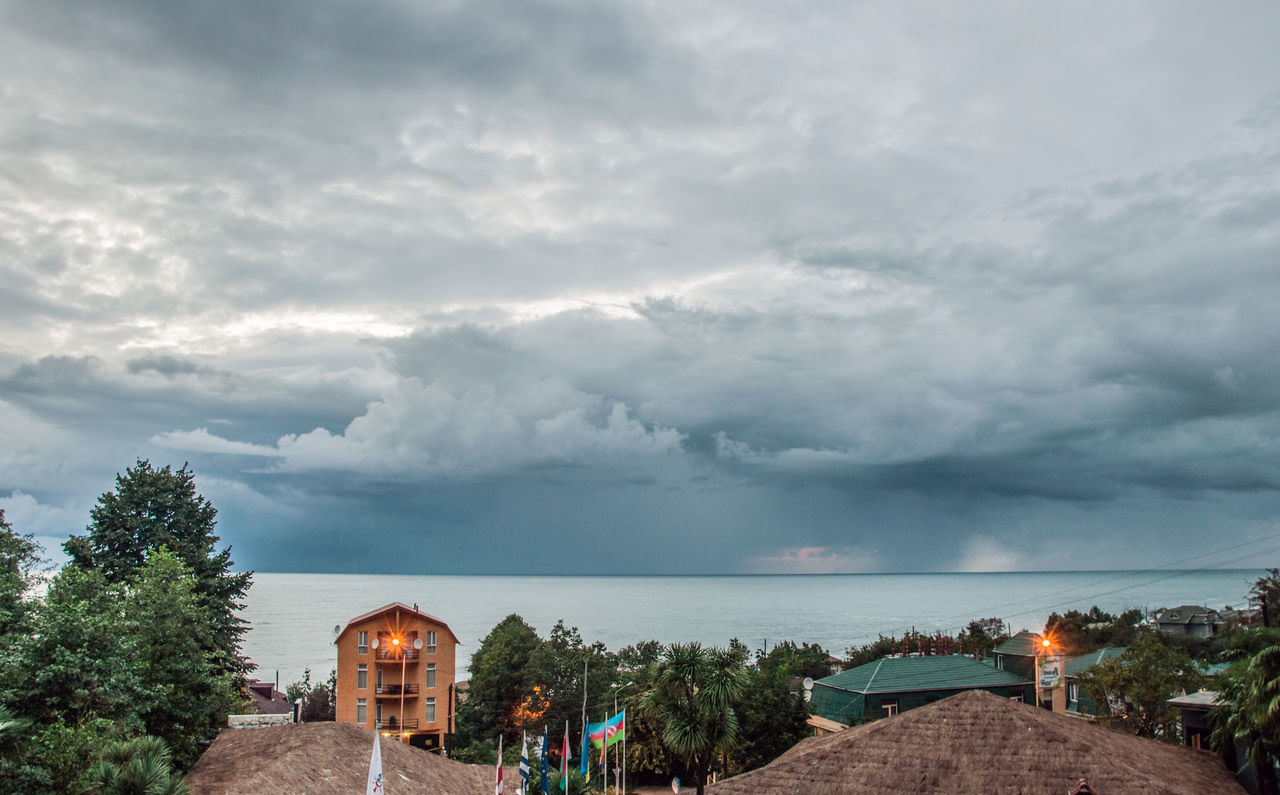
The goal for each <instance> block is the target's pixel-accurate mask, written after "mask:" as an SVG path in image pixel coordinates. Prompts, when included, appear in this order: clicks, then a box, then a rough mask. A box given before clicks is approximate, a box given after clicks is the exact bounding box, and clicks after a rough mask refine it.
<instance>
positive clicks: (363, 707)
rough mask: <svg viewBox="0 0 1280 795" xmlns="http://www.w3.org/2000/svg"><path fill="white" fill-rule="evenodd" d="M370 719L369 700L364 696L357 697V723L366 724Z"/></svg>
mask: <svg viewBox="0 0 1280 795" xmlns="http://www.w3.org/2000/svg"><path fill="white" fill-rule="evenodd" d="M368 720H369V702H368V701H367V700H366V699H363V698H357V699H356V723H359V724H360V725H362V726H363V725H364V724H365V723H366V722H367V721H368Z"/></svg>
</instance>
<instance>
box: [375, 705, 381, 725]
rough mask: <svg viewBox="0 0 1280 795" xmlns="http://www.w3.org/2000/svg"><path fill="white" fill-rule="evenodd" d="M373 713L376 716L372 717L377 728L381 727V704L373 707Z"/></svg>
mask: <svg viewBox="0 0 1280 795" xmlns="http://www.w3.org/2000/svg"><path fill="white" fill-rule="evenodd" d="M374 715H375V716H376V717H375V718H374V719H375V720H376V721H377V726H378V728H382V705H381V704H379V705H378V706H377V707H376V708H375V711H374Z"/></svg>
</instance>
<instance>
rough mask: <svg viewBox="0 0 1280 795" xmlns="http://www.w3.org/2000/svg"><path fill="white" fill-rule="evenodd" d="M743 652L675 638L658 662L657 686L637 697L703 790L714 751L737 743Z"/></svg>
mask: <svg viewBox="0 0 1280 795" xmlns="http://www.w3.org/2000/svg"><path fill="white" fill-rule="evenodd" d="M746 686H747V675H746V671H745V669H744V668H743V667H742V656H741V653H740V652H739V651H737V650H734V649H714V648H703V647H702V646H701V644H698V643H688V644H681V643H673V644H671V645H670V646H669V647H667V652H666V654H665V655H663V659H662V661H661V662H660V663H659V664H658V670H657V676H656V677H655V679H654V682H653V688H652V689H651V690H649V691H647V692H645V693H643V694H641V695H640V697H639V699H638V702H639V705H640V708H641V710H642V711H643V712H644V713H645V715H646V716H647V717H649V718H650V719H652V720H653V721H654V722H655V723H656V724H657V725H659V726H660V727H661V733H662V742H663V743H664V744H665V745H666V746H667V747H668V748H670V749H671V750H672V751H673V752H675V753H676V755H677V756H679V757H680V758H682V759H683V760H684V762H685V764H686V765H687V767H688V769H689V770H690V771H691V773H692V774H693V777H694V782H695V783H696V785H697V790H698V795H702V792H703V791H704V788H705V786H706V779H707V774H708V773H709V772H710V770H711V768H712V765H713V763H714V762H715V759H716V755H717V754H719V753H721V752H727V751H729V750H732V749H733V747H734V746H735V745H736V744H737V742H738V731H739V727H738V716H737V713H736V712H735V711H734V705H735V704H736V703H737V702H738V701H739V700H740V699H741V698H742V696H743V695H744V693H745V692H746Z"/></svg>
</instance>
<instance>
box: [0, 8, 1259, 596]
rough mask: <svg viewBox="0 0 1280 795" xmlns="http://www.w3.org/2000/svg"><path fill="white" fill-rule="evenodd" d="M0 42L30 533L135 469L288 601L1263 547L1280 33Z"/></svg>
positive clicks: (1, 284)
mask: <svg viewBox="0 0 1280 795" xmlns="http://www.w3.org/2000/svg"><path fill="white" fill-rule="evenodd" d="M0 22H2V23H3V24H0V96H2V98H3V101H2V102H0V302H3V306H4V307H5V312H4V313H2V314H0V332H2V333H0V434H3V438H4V439H5V443H4V445H0V507H3V508H4V509H5V511H6V515H7V516H8V518H9V519H10V520H11V521H13V522H14V523H15V525H16V526H17V527H18V528H19V529H21V530H24V531H27V532H34V533H37V534H38V535H40V536H41V538H42V539H52V540H51V541H49V542H48V543H49V544H50V545H52V544H53V543H54V542H55V541H56V539H58V538H63V537H65V536H66V534H68V533H71V532H78V531H79V530H81V528H82V526H83V523H84V522H86V521H87V518H88V509H89V507H90V506H91V505H92V504H93V502H94V500H95V499H96V497H97V495H98V494H99V493H101V492H102V491H104V490H106V489H108V488H110V487H111V485H112V479H113V477H114V475H115V473H117V472H119V471H122V470H123V469H124V468H125V467H126V466H128V465H130V464H131V463H132V462H133V461H134V460H135V459H136V458H138V457H146V458H150V459H151V460H152V461H153V462H155V463H173V464H175V465H180V464H181V463H182V462H183V461H190V462H191V463H192V466H193V468H194V469H195V471H196V473H197V476H198V480H197V482H198V484H199V485H200V487H201V489H202V491H203V492H204V493H205V494H206V496H208V497H210V499H211V500H213V502H214V504H215V505H216V506H217V507H218V508H219V510H220V516H221V524H220V532H221V534H222V536H223V538H224V539H225V540H226V541H229V542H230V543H232V544H233V546H234V548H235V557H236V559H237V561H238V563H240V564H241V565H244V566H247V567H253V568H258V569H266V570H313V571H332V570H362V571H366V570H379V569H383V568H385V567H386V566H388V565H391V566H392V567H393V568H395V569H396V570H398V571H405V572H416V571H423V572H425V571H433V572H435V571H464V572H472V571H476V572H530V571H537V572H547V573H562V572H565V573H572V572H592V573H599V572H769V571H777V572H837V571H865V570H953V569H962V570H971V569H1009V568H1030V569H1070V568H1095V567H1110V568H1117V567H1118V568H1125V567H1130V568H1146V567H1151V566H1157V565H1162V564H1164V563H1167V562H1170V561H1172V560H1174V559H1177V558H1180V557H1184V555H1182V554H1181V553H1182V552H1183V551H1184V550H1185V549H1187V548H1191V547H1195V548H1204V549H1206V550H1208V549H1216V548H1227V547H1231V546H1233V545H1237V544H1241V543H1245V542H1249V541H1251V540H1255V539H1263V541H1264V543H1263V544H1262V546H1261V547H1259V548H1258V549H1256V550H1254V551H1255V552H1256V553H1257V554H1258V555H1261V556H1262V557H1261V558H1257V557H1256V556H1255V560H1256V559H1273V558H1274V557H1275V556H1276V554H1278V550H1277V545H1276V542H1275V541H1274V539H1275V537H1276V534H1277V533H1280V527H1277V523H1276V519H1275V516H1276V515H1277V513H1276V511H1277V508H1280V357H1277V356H1276V354H1275V351H1277V350H1280V323H1277V321H1276V317H1277V316H1278V312H1280V267H1278V266H1280V190H1277V188H1276V186H1277V185H1280V54H1277V52H1276V48H1275V46H1274V42H1275V39H1276V35H1277V34H1278V33H1280V9H1277V8H1274V7H1272V6H1270V5H1267V4H1248V3H1242V4H1232V5H1230V6H1226V7H1215V8H1209V7H1206V6H1203V5H1200V4H1193V3H1155V2H1152V3H1136V4H1126V5H1124V6H1119V7H1101V6H1099V7H1096V8H1095V7H1079V6H1067V5H1062V6H1045V5H1044V4H1030V3H1028V4H1012V5H1009V4H998V5H997V4H985V3H978V4H968V5H965V6H963V7H955V8H939V7H937V6H936V5H932V4H920V5H917V4H911V3H831V4H825V3H820V2H811V3H803V4H800V5H798V6H787V7H782V6H778V5H777V4H773V3H759V4H742V3H733V4H723V5H717V4H697V5H693V6H661V5H658V6H655V5H651V4H647V3H619V4H607V5H599V4H590V3H563V2H532V3H522V4H519V5H517V6H513V5H510V4H500V3H489V2H467V3H442V4H403V3H393V2H372V3H364V4H354V3H348V2H340V1H339V0H325V1H324V2H314V3H294V2H265V3H255V4H251V5H246V6H244V7H239V8H233V7H216V8H214V7H208V8H206V7H184V6H181V5H175V4H171V3H151V2H142V1H141V0H134V1H131V2H124V1H122V2H116V3H111V4H91V5H85V4H81V3H72V2H57V1H56V0H55V1H52V2H44V3H38V4H31V3H21V2H16V1H14V2H8V1H7V0H0ZM5 495H7V496H5ZM75 517H80V518H78V519H77V518H75ZM1268 538H1269V539H1272V540H1271V541H1269V542H1267V541H1266V539H1268ZM371 539H377V542H378V543H377V548H374V547H371V545H370V540H371ZM1206 539H1208V540H1206ZM1267 544H1269V546H1267ZM387 548H393V549H396V550H398V551H397V554H396V555H394V556H393V558H391V559H388V557H387V556H386V555H385V554H381V553H379V552H378V551H377V549H384V550H385V549H387ZM495 552H496V553H497V554H495ZM1268 555H1270V556H1271V558H1267V556H1268ZM389 560H390V562H389ZM1207 562H1208V563H1209V564H1213V563H1223V564H1230V563H1232V562H1235V561H1234V560H1232V559H1227V557H1226V556H1224V557H1223V559H1222V560H1210V561H1207Z"/></svg>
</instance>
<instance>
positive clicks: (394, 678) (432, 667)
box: [334, 602, 458, 749]
mask: <svg viewBox="0 0 1280 795" xmlns="http://www.w3.org/2000/svg"><path fill="white" fill-rule="evenodd" d="M334 643H335V644H337V646H338V696H337V700H338V704H337V719H338V721H339V722H340V723H354V724H357V725H359V726H364V727H366V728H369V729H376V730H378V731H380V732H383V733H384V734H385V735H388V736H389V735H390V734H392V733H393V732H394V733H395V734H398V735H399V737H400V739H401V741H403V742H407V743H409V744H411V745H416V746H418V747H420V748H428V749H436V748H442V747H443V746H444V742H445V737H446V736H447V735H449V734H451V733H452V732H453V716H454V698H453V681H454V672H455V669H454V651H455V649H456V648H457V645H458V636H457V635H454V634H453V630H451V629H449V625H448V624H446V623H444V622H443V621H441V620H440V619H438V618H435V617H434V616H430V615H427V614H426V613H423V612H422V611H421V610H418V606H417V605H414V606H413V607H410V606H408V605H406V604H402V603H400V602H392V603H391V604H389V605H386V606H385V607H379V608H378V609H377V610H373V611H371V612H368V613H365V614H364V615H361V616H356V617H355V618H353V619H351V620H350V621H348V622H347V626H346V627H344V628H343V630H342V631H341V632H339V633H338V638H337V640H335V641H334Z"/></svg>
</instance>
